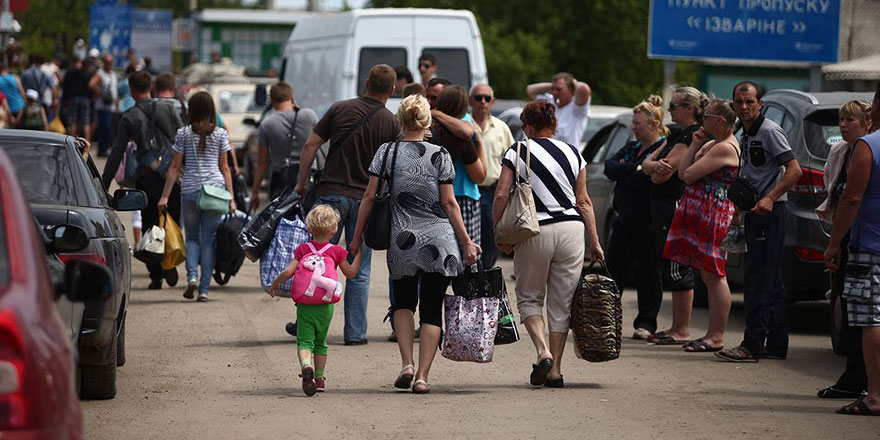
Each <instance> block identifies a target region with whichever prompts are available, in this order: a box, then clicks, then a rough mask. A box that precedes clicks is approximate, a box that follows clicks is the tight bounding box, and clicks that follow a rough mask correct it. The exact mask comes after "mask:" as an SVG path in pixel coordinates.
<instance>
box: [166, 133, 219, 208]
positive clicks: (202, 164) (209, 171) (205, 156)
mask: <svg viewBox="0 0 880 440" xmlns="http://www.w3.org/2000/svg"><path fill="white" fill-rule="evenodd" d="M198 145H199V135H197V134H196V135H194V134H193V132H192V126H191V125H187V126H186V127H183V128H181V129H180V130H177V135H176V136H175V137H174V145H173V146H172V147H171V148H172V149H173V150H174V151H176V152H178V153H183V156H184V161H185V164H184V168H183V182H182V183H181V184H180V193H181V194H193V193H198V192H199V191H200V190H201V189H202V185H203V184H207V185H211V186H219V187H221V188H225V187H226V182H225V181H224V180H223V174H221V173H220V153H223V152H224V151H229V150H230V148H229V134H227V133H226V130H224V129H222V128H220V127H216V128H214V132H213V133H211V135H210V136H208V137H207V138H206V139H205V149H204V150H199V151H196V149H197V148H198ZM196 153H198V159H197V158H196V157H197V156H196ZM196 164H198V168H196Z"/></svg>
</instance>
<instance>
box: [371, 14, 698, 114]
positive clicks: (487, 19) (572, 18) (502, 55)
mask: <svg viewBox="0 0 880 440" xmlns="http://www.w3.org/2000/svg"><path fill="white" fill-rule="evenodd" d="M372 6H374V7H419V8H452V9H468V10H470V11H471V12H473V14H474V15H475V16H476V18H477V22H478V23H479V26H480V30H481V32H482V36H483V46H484V48H485V52H486V63H487V64H488V70H489V81H490V83H491V84H492V86H493V88H494V89H495V91H496V94H497V95H498V96H499V97H504V98H525V97H526V94H525V86H526V85H528V84H529V83H533V82H538V81H548V80H549V79H550V77H551V76H552V75H553V74H554V73H556V72H562V71H565V72H570V73H571V74H573V75H574V76H575V78H577V79H579V80H581V81H586V82H587V83H589V84H590V86H591V87H592V88H593V100H594V103H596V104H613V105H626V106H631V105H635V104H636V103H638V102H639V101H641V100H642V99H644V98H645V97H646V96H648V95H650V94H652V93H658V92H660V91H661V87H662V83H663V62H662V61H656V60H649V59H648V57H647V53H648V49H647V41H648V8H649V6H650V2H648V1H647V0H589V1H583V0H580V1H577V0H558V1H552V2H551V1H535V0H480V1H474V0H372ZM697 76H698V70H697V68H696V67H695V66H694V65H693V64H692V63H685V62H680V63H678V72H677V79H678V80H679V82H683V83H691V84H694V83H696V80H697Z"/></svg>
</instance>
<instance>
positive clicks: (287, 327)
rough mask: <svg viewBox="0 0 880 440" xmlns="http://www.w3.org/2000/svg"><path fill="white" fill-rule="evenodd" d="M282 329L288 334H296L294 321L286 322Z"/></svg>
mask: <svg viewBox="0 0 880 440" xmlns="http://www.w3.org/2000/svg"><path fill="white" fill-rule="evenodd" d="M284 331H286V332H287V334H288V335H290V336H296V323H295V322H288V323H287V325H285V326H284Z"/></svg>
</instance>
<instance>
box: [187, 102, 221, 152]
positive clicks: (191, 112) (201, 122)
mask: <svg viewBox="0 0 880 440" xmlns="http://www.w3.org/2000/svg"><path fill="white" fill-rule="evenodd" d="M186 122H187V123H188V124H189V125H190V126H191V127H192V131H193V133H195V134H197V135H199V150H204V149H205V145H206V140H205V138H206V137H207V136H209V135H210V134H211V133H213V132H214V129H215V128H216V127H217V110H216V109H215V107H214V98H212V97H211V94H210V93H208V92H198V93H196V94H195V95H193V96H192V98H189V109H188V110H187V113H186Z"/></svg>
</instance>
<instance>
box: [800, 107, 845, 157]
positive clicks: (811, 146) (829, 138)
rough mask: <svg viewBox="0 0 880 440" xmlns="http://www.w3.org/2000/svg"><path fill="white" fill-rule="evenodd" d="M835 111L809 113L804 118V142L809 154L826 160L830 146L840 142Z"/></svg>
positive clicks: (826, 110)
mask: <svg viewBox="0 0 880 440" xmlns="http://www.w3.org/2000/svg"><path fill="white" fill-rule="evenodd" d="M838 121H839V118H838V115H837V109H825V110H819V111H816V112H813V113H810V114H809V115H808V116H807V117H806V118H804V141H805V142H806V144H807V150H809V152H810V154H812V155H813V156H816V157H818V158H820V159H827V158H828V152H829V151H831V146H832V145H834V144H835V143H837V142H838V141H840V140H842V139H843V138H842V137H840V128H839V127H838V125H837V124H838Z"/></svg>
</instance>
